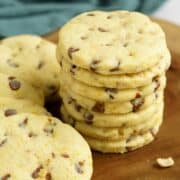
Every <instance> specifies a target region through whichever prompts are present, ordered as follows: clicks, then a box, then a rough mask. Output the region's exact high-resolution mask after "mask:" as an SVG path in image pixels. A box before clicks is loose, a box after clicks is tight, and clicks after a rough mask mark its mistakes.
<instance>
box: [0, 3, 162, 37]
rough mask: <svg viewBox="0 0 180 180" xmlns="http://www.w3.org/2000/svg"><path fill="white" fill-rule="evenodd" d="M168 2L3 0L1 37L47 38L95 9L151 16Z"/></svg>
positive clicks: (0, 7) (1, 7)
mask: <svg viewBox="0 0 180 180" xmlns="http://www.w3.org/2000/svg"><path fill="white" fill-rule="evenodd" d="M164 1H165V0H89V1H84V0H0V37H4V36H10V35H16V34H23V33H30V34H39V35H43V34H46V33H49V32H51V31H54V30H55V29H57V28H58V27H60V26H62V25H63V24H64V23H65V22H66V21H68V19H70V18H72V17H73V16H75V15H77V14H79V13H81V12H83V11H90V10H95V9H101V10H117V9H126V10H131V11H132V10H134V11H141V12H144V13H151V12H152V11H154V10H155V9H157V8H158V7H159V6H160V5H161V4H162V3H163V2H164Z"/></svg>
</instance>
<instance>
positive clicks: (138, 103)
mask: <svg viewBox="0 0 180 180" xmlns="http://www.w3.org/2000/svg"><path fill="white" fill-rule="evenodd" d="M163 88H164V87H163ZM160 89H162V88H161V87H160V88H159V90H158V91H156V92H154V93H152V94H150V95H148V96H145V97H142V96H141V95H140V94H138V95H137V97H135V98H134V99H132V100H130V101H127V102H122V103H121V102H118V101H117V102H101V101H96V100H94V99H90V98H86V97H84V96H81V95H79V94H76V93H74V92H72V91H68V89H66V90H65V89H64V88H63V87H61V89H60V96H61V97H62V98H63V99H66V101H67V102H68V103H69V104H71V103H74V107H75V108H76V109H77V108H80V107H81V106H82V107H83V108H85V109H87V110H89V111H94V112H99V113H104V114H124V113H129V112H137V111H138V110H142V109H144V108H146V107H148V106H150V105H151V104H153V103H154V102H155V101H156V99H158V98H161V97H162V96H163V92H162V90H160Z"/></svg>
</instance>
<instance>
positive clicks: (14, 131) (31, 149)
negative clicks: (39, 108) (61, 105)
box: [0, 113, 92, 180]
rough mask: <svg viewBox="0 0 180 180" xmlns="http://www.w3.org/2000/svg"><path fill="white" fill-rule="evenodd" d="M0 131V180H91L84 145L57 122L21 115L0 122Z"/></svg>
mask: <svg viewBox="0 0 180 180" xmlns="http://www.w3.org/2000/svg"><path fill="white" fill-rule="evenodd" d="M0 114H2V113H0ZM25 120H26V122H25ZM24 122H25V123H24ZM0 129H1V131H0V162H1V164H3V165H1V170H0V179H3V180H4V179H8V178H9V179H46V180H50V179H54V180H58V179H62V180H63V179H73V180H84V179H87V180H88V179H90V178H91V175H92V159H91V152H90V149H89V146H88V144H87V143H86V141H85V140H84V139H83V138H82V137H81V135H80V134H79V133H77V132H76V131H75V130H74V129H73V128H72V127H70V126H69V125H66V124H64V123H61V122H60V121H59V120H58V119H55V118H51V117H48V116H38V115H32V114H30V113H27V114H26V113H24V114H23V113H22V114H19V115H13V116H10V117H3V118H0ZM72 137H73V138H72Z"/></svg>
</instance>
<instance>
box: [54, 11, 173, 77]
mask: <svg viewBox="0 0 180 180" xmlns="http://www.w3.org/2000/svg"><path fill="white" fill-rule="evenodd" d="M58 49H61V56H62V57H63V58H65V59H66V60H67V61H69V62H70V63H73V64H74V65H77V66H79V67H81V68H84V69H88V70H90V71H93V72H97V73H100V74H129V73H138V72H141V71H145V70H147V69H148V68H151V67H153V66H154V65H156V64H157V63H158V62H160V61H161V60H162V59H166V58H167V59H170V54H169V51H168V49H167V46H166V40H165V34H164V32H163V31H162V29H161V27H160V26H159V25H158V24H156V23H154V22H152V21H151V20H150V19H149V18H148V17H147V16H145V15H143V14H141V13H138V12H128V11H114V12H104V11H92V12H86V13H83V14H80V15H78V16H76V17H75V18H73V19H72V20H70V21H69V22H68V23H66V24H65V25H64V26H63V27H62V28H61V30H60V31H59V42H58ZM164 56H166V57H165V58H164Z"/></svg>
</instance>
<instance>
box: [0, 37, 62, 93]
mask: <svg viewBox="0 0 180 180" xmlns="http://www.w3.org/2000/svg"><path fill="white" fill-rule="evenodd" d="M0 59H1V65H0V72H1V73H5V74H8V75H9V76H16V77H19V78H21V79H22V78H23V79H24V80H25V81H28V82H29V83H31V84H33V85H34V86H38V87H40V88H41V89H43V91H44V93H45V96H51V95H53V94H55V93H56V92H57V90H58V88H59V77H60V70H59V65H58V62H57V60H56V46H55V44H53V43H51V42H48V41H46V40H44V39H42V38H41V37H38V36H34V35H19V36H14V37H10V38H6V39H5V40H2V41H1V45H0Z"/></svg>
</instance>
